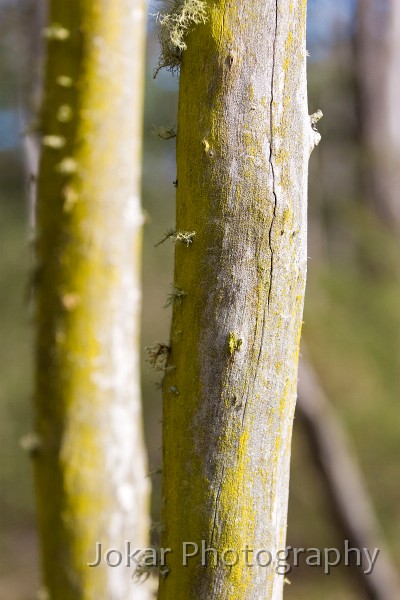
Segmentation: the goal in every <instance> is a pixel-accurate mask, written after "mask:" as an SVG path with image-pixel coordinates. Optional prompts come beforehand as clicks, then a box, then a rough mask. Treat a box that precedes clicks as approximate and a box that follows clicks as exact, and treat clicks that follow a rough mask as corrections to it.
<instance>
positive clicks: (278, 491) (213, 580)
mask: <svg viewBox="0 0 400 600" xmlns="http://www.w3.org/2000/svg"><path fill="white" fill-rule="evenodd" d="M192 4H193V3H192V2H189V1H186V2H176V3H175V10H179V6H181V7H182V6H183V7H184V6H186V7H188V6H189V5H192ZM200 4H201V3H200ZM181 10H182V8H181ZM199 20H200V19H198V21H199ZM205 20H206V22H205V23H201V22H200V23H197V24H196V25H195V26H194V27H193V29H192V30H191V31H190V32H189V34H188V36H187V39H186V44H185V45H187V49H184V50H183V53H182V64H181V73H180V91H179V115H178V136H177V169H178V176H177V178H178V189H177V215H176V230H177V232H176V234H175V239H176V243H177V245H176V257H175V279H174V288H173V292H172V295H171V301H172V303H173V318H172V329H171V342H170V344H171V347H170V354H169V358H168V361H167V364H166V367H165V369H166V374H165V379H164V394H163V395H164V400H163V404H164V417H163V428H164V434H163V436H164V437H163V453H164V458H163V525H164V528H165V531H164V534H163V536H162V546H163V547H169V548H171V549H172V552H171V553H170V554H169V555H168V567H169V569H170V571H169V573H168V575H167V576H166V577H165V578H163V579H162V580H161V582H160V593H159V598H160V600H170V599H171V600H172V599H173V600H189V599H193V600H195V599H196V600H198V599H199V598H201V599H202V600H207V599H214V598H218V600H228V599H229V600H233V599H237V600H239V599H241V600H242V599H243V598H246V600H252V599H254V600H255V599H257V600H258V599H259V598H263V599H265V600H267V599H273V600H278V599H279V598H281V597H282V590H283V581H284V575H283V574H282V567H281V569H280V571H281V572H280V573H277V572H276V571H277V566H278V563H277V552H278V551H279V550H284V548H285V539H286V519H287V500H288V486H289V462H290V445H291V433H292V423H293V415H294V408H295V399H296V388H297V367H298V349H299V340H300V332H301V324H302V315H303V299H304V288H305V280H306V259H307V253H306V228H307V224H306V200H307V169H308V158H309V154H310V152H311V150H312V148H313V147H314V145H315V144H316V143H318V141H319V135H318V134H317V132H316V131H315V130H314V129H313V127H311V124H310V118H309V116H308V112H307V93H306V41H305V27H306V2H305V1H304V0H294V1H293V2H279V1H275V0H269V1H267V2H265V0H236V1H232V2H226V1H225V0H217V1H215V2H214V1H213V2H211V1H209V2H207V3H206V17H205ZM167 23H168V21H167ZM161 24H162V27H163V28H164V30H162V36H161V40H162V41H163V40H164V41H165V20H164V19H163V18H161ZM175 39H176V38H175ZM164 48H165V43H164ZM166 63H168V61H167V60H165V56H164V57H162V59H161V61H160V64H164V65H165V64H166ZM170 66H171V63H170ZM172 66H173V65H172ZM202 540H204V544H205V545H206V546H207V547H212V548H214V549H216V550H217V552H218V553H219V555H218V558H219V560H215V557H213V556H212V555H211V553H210V552H209V553H208V566H202V556H201V543H202ZM183 542H192V543H196V544H198V546H199V553H198V554H197V555H196V556H194V557H192V558H188V561H187V562H188V566H183V565H182V544H183ZM246 547H247V549H248V550H249V553H248V555H247V557H246V556H245V551H246ZM228 549H232V550H233V552H229V553H226V554H225V555H224V554H223V552H224V551H227V550H228ZM193 550H194V546H190V547H188V551H193ZM258 550H267V551H269V552H271V554H272V561H271V564H270V565H269V566H268V567H263V566H258V565H257V559H256V552H257V551H258ZM236 553H237V556H236V558H237V563H236V564H234V566H228V565H227V564H224V559H225V563H230V564H232V563H233V562H235V554H236ZM281 558H282V556H281ZM246 559H247V560H246ZM258 559H259V562H260V563H261V564H264V563H266V562H268V556H267V554H266V553H263V554H261V555H259V557H258ZM246 562H247V563H248V564H246ZM250 564H252V565H254V566H248V565H250Z"/></svg>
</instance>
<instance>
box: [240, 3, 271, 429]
mask: <svg viewBox="0 0 400 600" xmlns="http://www.w3.org/2000/svg"><path fill="white" fill-rule="evenodd" d="M277 35H278V0H275V32H274V41H273V52H272V73H271V101H270V145H269V148H270V149H269V158H268V161H269V164H270V166H271V174H272V193H273V196H274V208H273V211H272V219H271V225H270V227H269V231H268V246H269V250H270V253H271V261H270V274H269V289H268V298H267V309H265V308H264V311H263V323H262V330H261V340H260V351H259V353H258V358H257V365H256V368H255V370H254V379H253V388H254V386H255V381H256V377H257V373H258V368H259V365H260V361H261V354H262V348H263V342H264V333H265V323H266V314H265V313H266V310H268V312H269V306H270V302H271V293H272V277H273V272H274V250H273V247H272V229H273V226H274V222H275V218H276V208H277V204H278V197H277V195H276V189H275V169H274V163H273V160H272V155H273V122H272V114H273V103H274V79H275V57H276V39H277ZM249 393H250V390H249V389H248V391H247V395H246V400H245V403H244V409H243V414H242V428H243V427H244V420H245V416H246V409H247V404H248V399H249Z"/></svg>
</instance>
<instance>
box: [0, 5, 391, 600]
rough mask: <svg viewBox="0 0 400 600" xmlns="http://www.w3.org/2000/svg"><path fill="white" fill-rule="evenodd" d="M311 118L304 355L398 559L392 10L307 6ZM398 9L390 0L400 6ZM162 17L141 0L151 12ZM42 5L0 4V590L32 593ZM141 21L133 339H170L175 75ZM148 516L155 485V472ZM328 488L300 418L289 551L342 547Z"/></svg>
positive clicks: (308, 572)
mask: <svg viewBox="0 0 400 600" xmlns="http://www.w3.org/2000/svg"><path fill="white" fill-rule="evenodd" d="M308 5H309V10H308V50H309V54H310V56H309V58H308V78H309V109H310V110H309V112H310V113H312V112H315V111H316V110H317V109H319V108H321V109H322V110H323V112H324V118H323V120H322V121H321V122H320V124H319V130H320V132H321V134H322V142H321V144H320V146H319V147H318V148H317V149H316V150H315V151H314V153H313V155H312V158H311V163H310V182H309V190H310V193H309V257H310V259H309V278H308V289H307V295H306V308H305V317H304V321H305V324H304V329H303V331H304V339H303V342H304V344H305V345H306V347H307V356H308V360H309V362H310V364H311V365H312V369H313V370H314V372H315V374H316V375H317V377H318V379H319V383H320V386H321V388H322V389H323V390H324V393H325V395H326V397H327V398H328V400H329V403H330V404H331V406H332V407H333V410H334V411H335V414H336V418H337V419H339V422H340V424H341V427H343V429H344V431H345V432H346V434H347V436H348V437H349V440H350V442H351V445H352V447H353V449H354V451H355V454H356V456H357V461H358V463H359V465H360V468H361V471H362V474H363V477H364V480H365V488H366V491H367V493H368V496H369V499H370V501H371V502H372V505H373V507H374V510H375V513H376V516H377V519H378V522H379V526H380V530H381V535H382V537H383V540H384V543H385V546H386V548H387V550H388V551H389V553H390V555H391V557H392V560H393V561H394V563H395V564H397V565H398V566H399V565H400V539H399V535H398V534H399V532H400V484H399V467H398V465H399V457H400V444H399V439H400V436H399V433H400V419H399V416H400V414H399V402H398V401H399V397H400V394H399V391H400V385H399V383H400V381H399V379H400V308H399V306H400V303H399V298H400V284H399V281H400V275H399V274H400V269H399V247H398V244H399V233H400V202H399V199H400V114H399V110H398V103H399V98H400V3H398V2H397V1H396V0H359V2H358V3H357V2H356V0H309V2H308ZM396 5H397V6H396ZM156 10H157V8H155V7H154V6H151V5H150V6H149V13H155V12H156ZM42 13H43V4H42V2H41V0H40V1H39V0H0V335H1V345H0V439H1V444H2V446H1V458H0V485H1V489H0V519H1V538H0V554H1V561H0V596H1V597H3V598H7V599H8V600H33V599H34V598H35V597H36V590H37V589H38V588H39V572H38V559H37V555H38V552H37V545H36V533H35V517H34V505H33V489H32V488H33V486H32V473H31V467H30V461H29V457H28V456H27V454H26V453H25V452H24V451H23V449H22V447H21V438H23V436H24V435H26V434H27V433H28V432H29V431H30V429H31V421H32V408H31V398H32V370H33V369H32V363H33V359H32V341H33V324H32V316H31V313H32V311H31V308H32V307H31V300H30V298H29V277H30V272H31V269H32V262H33V259H32V251H31V247H30V237H31V231H30V216H29V214H30V212H29V203H30V199H31V195H32V187H33V186H34V179H33V177H32V175H33V173H31V170H32V161H31V159H30V158H29V157H30V150H29V142H27V137H26V136H25V135H24V131H26V130H27V128H29V126H30V125H31V123H32V122H33V121H34V116H35V113H36V111H37V104H38V98H39V93H38V90H39V89H40V74H41V68H40V65H41V62H40V61H41V56H42V45H41V35H40V31H41V27H42V25H41V23H42V18H43V14H42ZM157 59H158V44H157V29H156V23H155V19H154V17H152V16H151V15H149V25H148V54H147V88H146V103H145V105H146V106H145V124H144V162H143V173H144V175H143V207H144V211H145V213H146V225H145V229H144V247H143V295H144V301H143V320H142V346H143V348H144V346H146V345H151V344H153V343H154V342H155V341H160V342H163V341H168V336H169V333H168V332H169V319H170V313H169V309H165V308H163V306H164V304H165V299H166V296H167V295H168V293H169V291H170V285H171V283H172V259H173V244H172V243H170V241H169V240H167V241H166V242H165V243H164V244H162V245H161V246H159V247H157V248H155V247H154V245H155V244H156V243H157V242H159V241H160V239H162V237H163V236H164V234H165V232H166V231H167V230H169V229H171V228H173V227H174V203H175V189H174V185H173V181H174V180H175V157H174V151H175V148H174V140H173V139H172V140H168V141H167V140H161V139H159V138H158V137H157V136H156V135H154V134H153V135H152V131H154V128H157V127H160V126H167V127H174V126H175V125H176V111H177V91H178V79H177V78H176V77H173V76H171V75H170V74H169V73H165V72H161V73H160V74H159V76H158V77H157V79H156V80H154V79H153V70H154V68H155V66H156V65H157ZM144 354H145V353H144V351H143V369H142V384H143V400H144V407H145V429H146V438H147V443H148V450H149V456H150V470H151V471H153V470H156V469H157V468H158V467H159V466H160V463H161V455H160V445H161V423H160V420H161V392H160V389H159V380H158V379H157V375H156V374H154V372H152V371H151V370H150V368H149V367H148V365H147V364H146V362H145V360H144ZM152 483H153V507H152V510H153V519H154V521H158V519H159V504H160V481H159V476H157V475H155V476H154V477H153V478H152ZM336 512H337V511H336V510H335V506H334V505H333V503H332V494H331V493H330V491H329V490H328V488H327V487H326V485H325V482H324V479H323V477H321V472H320V470H319V469H318V466H317V465H316V463H315V455H314V453H313V451H312V449H311V446H310V441H309V434H308V433H307V431H306V429H305V428H304V426H303V425H302V422H301V419H297V420H296V421H295V429H294V442H293V462H292V480H291V491H290V507H289V528H288V543H289V544H291V545H292V546H296V547H305V548H307V547H320V548H323V547H329V546H338V547H339V548H341V547H342V546H343V539H344V537H345V532H344V531H343V529H342V528H341V527H340V522H339V520H338V518H337V514H336ZM289 579H290V580H291V585H288V586H287V587H286V590H285V594H286V595H285V597H286V598H287V599H288V600H291V599H293V600H294V599H296V600H303V599H304V600H305V599H306V598H307V599H308V600H312V599H314V598H315V599H317V598H318V599H320V598H324V599H327V600H330V599H331V598H332V599H333V598H338V597H339V598H341V599H343V600H361V599H363V598H367V595H366V592H365V590H364V588H363V585H362V582H360V580H359V579H358V578H357V577H356V576H355V573H354V569H349V568H345V567H343V568H336V569H333V570H332V572H331V574H330V576H326V575H324V574H323V572H322V568H321V569H318V568H312V569H311V568H306V567H304V566H303V567H300V568H298V569H294V571H293V572H292V573H291V574H290V575H289Z"/></svg>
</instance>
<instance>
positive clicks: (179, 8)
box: [154, 0, 207, 77]
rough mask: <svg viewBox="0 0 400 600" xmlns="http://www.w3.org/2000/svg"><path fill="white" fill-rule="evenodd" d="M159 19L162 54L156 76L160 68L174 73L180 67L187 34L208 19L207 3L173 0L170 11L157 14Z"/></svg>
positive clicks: (194, 0) (201, 0)
mask: <svg viewBox="0 0 400 600" xmlns="http://www.w3.org/2000/svg"><path fill="white" fill-rule="evenodd" d="M166 4H169V3H167V2H166ZM157 21H158V24H159V41H160V46H161V54H160V59H159V63H158V67H157V69H156V70H155V73H154V77H156V76H157V74H158V72H159V71H160V69H164V68H165V69H168V70H169V71H172V72H173V73H174V72H176V71H177V70H178V69H179V66H180V62H181V57H182V52H183V51H184V50H186V48H187V46H186V36H187V34H188V33H189V31H190V30H191V29H192V28H193V26H194V25H198V24H199V23H205V22H206V21H207V9H206V3H205V2H204V1H203V0H173V1H172V6H171V8H170V10H169V11H168V12H159V13H158V14H157Z"/></svg>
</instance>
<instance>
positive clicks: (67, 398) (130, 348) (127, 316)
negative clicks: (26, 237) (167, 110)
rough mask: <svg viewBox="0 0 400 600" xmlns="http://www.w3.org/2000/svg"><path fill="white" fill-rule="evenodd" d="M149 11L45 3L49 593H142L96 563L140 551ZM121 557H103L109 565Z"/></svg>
mask: <svg viewBox="0 0 400 600" xmlns="http://www.w3.org/2000/svg"><path fill="white" fill-rule="evenodd" d="M145 15H146V2H145V1H144V0H143V1H142V2H135V3H134V5H132V3H131V2H128V1H127V0H113V1H112V2H108V1H107V0H79V1H78V0H70V1H69V2H65V0H51V1H50V5H49V20H48V26H47V28H46V29H45V32H44V33H45V37H46V38H47V64H46V69H45V83H44V85H45V88H44V106H43V110H42V120H41V133H42V156H41V162H40V173H39V181H38V208H37V261H38V269H37V280H38V292H37V367H36V403H35V404H36V431H37V437H36V438H34V439H33V443H32V451H33V452H34V454H35V475H36V489H37V507H38V518H39V532H40V540H41V550H42V566H43V578H44V586H45V588H46V593H47V595H46V597H49V598H51V599H52V600H78V599H85V600H93V599H94V598H96V599H99V600H105V599H110V600H111V599H112V600H127V599H132V600H133V599H135V600H137V599H140V600H142V599H145V598H147V597H148V595H147V590H146V587H144V586H139V585H138V584H135V583H134V582H133V581H132V578H131V575H132V572H133V569H134V565H132V567H131V569H127V568H125V567H124V563H123V565H122V566H121V567H120V568H111V567H109V566H107V565H106V564H105V563H104V562H102V563H101V565H99V566H98V567H96V568H95V567H92V568H90V567H88V565H87V563H88V562H92V561H94V559H95V551H96V547H95V546H96V543H97V542H99V543H101V544H102V547H103V552H105V551H106V550H107V549H109V548H115V549H117V550H119V551H121V552H123V551H124V542H125V540H131V541H132V546H137V547H143V546H146V542H147V530H148V517H147V509H148V494H149V486H148V479H146V459H145V450H144V445H143V435H142V420H141V405H140V388H139V350H138V338H139V308H140V269H139V264H140V247H141V224H142V213H141V207H140V199H139V183H140V167H141V165H140V158H141V116H142V96H143V80H144V77H143V75H144V73H143V67H144V38H145ZM117 559H118V556H117V555H115V554H114V555H113V556H112V557H111V560H112V561H117Z"/></svg>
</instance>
